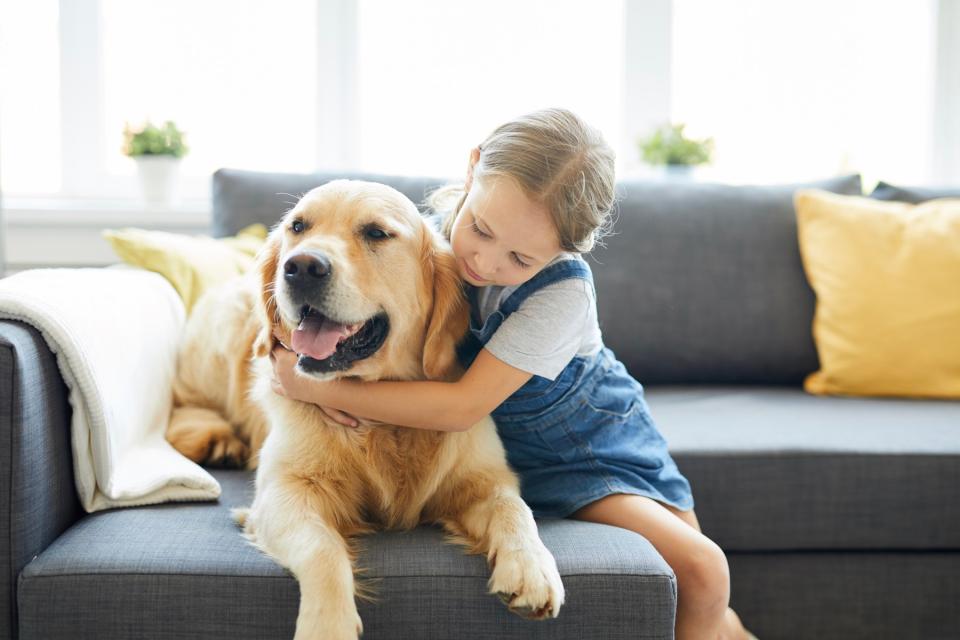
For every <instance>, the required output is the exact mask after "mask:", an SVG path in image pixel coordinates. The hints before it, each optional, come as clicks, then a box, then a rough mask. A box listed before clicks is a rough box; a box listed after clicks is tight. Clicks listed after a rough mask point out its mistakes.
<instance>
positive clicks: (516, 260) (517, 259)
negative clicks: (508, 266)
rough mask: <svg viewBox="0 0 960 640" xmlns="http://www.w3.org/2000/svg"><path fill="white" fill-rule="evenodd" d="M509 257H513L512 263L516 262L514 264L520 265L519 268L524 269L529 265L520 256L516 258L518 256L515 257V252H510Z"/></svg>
mask: <svg viewBox="0 0 960 640" xmlns="http://www.w3.org/2000/svg"><path fill="white" fill-rule="evenodd" d="M510 257H511V258H513V261H514V263H516V265H517V266H518V267H520V268H521V269H526V268H527V267H529V266H530V265H528V264H527V263H526V262H524V261H523V260H521V259H520V258H518V257H517V254H515V253H511V254H510Z"/></svg>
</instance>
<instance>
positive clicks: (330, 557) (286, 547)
mask: <svg viewBox="0 0 960 640" xmlns="http://www.w3.org/2000/svg"><path fill="white" fill-rule="evenodd" d="M274 505H283V508H282V509H278V508H273V506H274ZM244 530H245V531H246V532H247V534H248V536H249V537H250V538H251V539H252V540H253V541H254V542H255V543H256V544H257V546H259V547H260V548H261V549H263V550H264V551H265V552H267V553H268V554H269V555H271V556H273V557H274V559H276V560H277V561H278V562H279V563H280V564H281V565H283V566H284V567H286V568H287V569H289V570H290V571H291V573H293V575H294V576H295V577H296V578H297V580H298V581H299V583H300V612H299V614H298V615H297V632H296V635H295V636H294V638H295V640H308V639H309V640H316V639H319V638H323V639H324V640H356V639H357V638H358V637H359V635H360V633H362V631H363V627H362V625H361V622H360V615H359V614H358V613H357V605H356V602H355V600H354V578H353V567H352V565H351V561H350V554H349V552H348V550H347V542H346V540H344V538H343V536H342V535H341V534H340V532H339V531H337V530H336V529H335V528H334V527H333V526H331V525H330V523H328V522H326V521H325V520H324V519H323V518H322V517H321V516H320V515H319V514H318V513H316V511H315V510H313V509H311V505H310V504H308V501H307V500H304V499H303V495H302V493H298V492H295V491H290V492H282V491H269V490H268V491H265V492H263V494H261V495H258V496H257V499H256V500H255V502H254V505H253V507H252V508H251V510H250V512H249V515H248V516H247V518H246V522H245V525H244Z"/></svg>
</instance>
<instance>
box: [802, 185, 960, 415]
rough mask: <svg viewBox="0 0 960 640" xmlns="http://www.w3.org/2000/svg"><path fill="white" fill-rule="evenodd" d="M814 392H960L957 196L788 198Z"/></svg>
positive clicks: (811, 192) (813, 194)
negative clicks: (809, 331)
mask: <svg viewBox="0 0 960 640" xmlns="http://www.w3.org/2000/svg"><path fill="white" fill-rule="evenodd" d="M795 205H796V210H797V224H798V234H799V240H800V253H801V256H802V258H803V265H804V269H805V270H806V273H807V279H808V280H809V282H810V285H811V286H812V287H813V290H814V292H815V293H816V297H817V305H816V313H815V315H814V320H813V338H814V342H815V343H816V346H817V353H818V354H819V356H820V370H819V371H816V372H815V373H812V374H811V375H810V376H808V377H807V379H806V381H805V383H804V388H805V389H806V390H807V391H808V392H810V393H814V394H839V395H855V396H906V397H918V398H919V397H926V398H960V199H943V200H932V201H930V202H926V203H923V204H919V205H910V204H905V203H898V202H881V201H877V200H872V199H869V198H862V197H856V196H841V195H836V194H833V193H828V192H825V191H820V190H816V189H808V190H801V191H799V192H798V193H797V194H796V197H795Z"/></svg>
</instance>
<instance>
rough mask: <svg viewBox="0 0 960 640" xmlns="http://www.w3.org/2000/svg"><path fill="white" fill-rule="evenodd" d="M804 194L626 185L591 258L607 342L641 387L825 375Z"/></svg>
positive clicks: (853, 180) (831, 183)
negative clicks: (808, 271) (806, 261)
mask: <svg viewBox="0 0 960 640" xmlns="http://www.w3.org/2000/svg"><path fill="white" fill-rule="evenodd" d="M802 186H816V187H819V188H822V189H827V190H830V191H834V192H837V193H845V194H859V193H860V177H859V176H856V175H854V176H847V177H842V178H834V179H830V180H824V181H820V182H817V183H811V184H805V185H781V186H763V187H754V186H732V185H720V184H705V183H697V182H682V183H677V182H624V183H620V184H619V185H618V189H619V191H620V197H621V199H620V203H619V212H618V217H617V220H616V224H615V225H614V235H613V236H610V237H608V238H607V239H606V242H605V244H606V247H602V248H598V249H595V250H594V251H593V253H592V255H591V257H590V258H588V261H589V263H590V264H591V266H592V268H593V272H594V277H595V281H596V286H597V303H598V306H599V314H600V318H601V329H602V330H603V335H604V339H605V341H606V343H607V345H608V346H610V348H611V349H614V352H615V353H616V354H617V356H618V357H619V358H620V359H621V360H622V361H623V363H624V364H625V365H626V366H627V367H628V368H629V369H630V371H631V373H633V375H634V376H635V377H636V378H637V379H638V380H640V381H641V382H643V383H700V382H705V383H720V384H726V383H733V384H739V383H757V384H791V385H792V384H800V383H801V382H802V381H803V378H804V376H806V374H808V373H811V372H812V371H815V370H816V369H817V367H818V360H817V354H816V349H815V347H814V343H813V338H812V335H811V325H812V322H813V311H814V301H815V298H814V294H813V291H812V289H810V286H809V285H808V284H807V279H806V276H805V274H804V271H803V266H802V264H801V261H800V251H799V247H798V244H797V228H796V214H795V212H794V207H793V193H794V192H795V191H796V190H797V189H798V188H800V187H802Z"/></svg>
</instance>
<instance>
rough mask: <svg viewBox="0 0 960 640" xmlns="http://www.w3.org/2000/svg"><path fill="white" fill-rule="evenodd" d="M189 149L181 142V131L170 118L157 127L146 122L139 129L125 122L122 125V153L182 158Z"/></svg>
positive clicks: (132, 155) (133, 155)
mask: <svg viewBox="0 0 960 640" xmlns="http://www.w3.org/2000/svg"><path fill="white" fill-rule="evenodd" d="M187 151H189V149H188V147H187V145H185V144H184V143H183V132H182V131H180V129H178V128H177V125H175V124H174V123H173V121H171V120H167V121H166V122H164V123H163V126H162V127H157V126H155V125H153V124H151V123H150V122H147V123H146V124H144V125H143V126H142V127H140V128H139V129H133V128H131V127H130V124H129V123H127V124H125V125H124V127H123V153H124V154H125V155H128V156H130V157H136V156H173V157H174V158H182V157H183V156H184V155H186V153H187Z"/></svg>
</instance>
